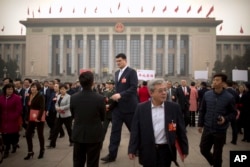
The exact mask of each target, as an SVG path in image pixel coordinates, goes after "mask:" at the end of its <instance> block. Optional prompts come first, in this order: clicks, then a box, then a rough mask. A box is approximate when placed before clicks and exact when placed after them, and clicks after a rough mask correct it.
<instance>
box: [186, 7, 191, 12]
mask: <svg viewBox="0 0 250 167" xmlns="http://www.w3.org/2000/svg"><path fill="white" fill-rule="evenodd" d="M190 11H191V5H190V6H189V8H188V10H187V13H189V12H190Z"/></svg>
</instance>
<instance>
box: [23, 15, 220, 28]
mask: <svg viewBox="0 0 250 167" xmlns="http://www.w3.org/2000/svg"><path fill="white" fill-rule="evenodd" d="M118 22H121V23H123V24H124V25H125V26H192V27H194V26H196V27H197V26H206V27H207V26H210V27H214V26H217V25H219V24H221V23H222V22H223V21H222V20H215V18H135V17H133V18H28V19H27V20H21V21H20V23H21V24H23V25H25V26H26V27H41V26H46V27H47V26H86V25H87V26H113V25H114V24H116V23H118Z"/></svg>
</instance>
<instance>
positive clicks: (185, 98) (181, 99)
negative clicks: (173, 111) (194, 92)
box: [176, 86, 191, 111]
mask: <svg viewBox="0 0 250 167" xmlns="http://www.w3.org/2000/svg"><path fill="white" fill-rule="evenodd" d="M186 88H187V95H184V92H183V90H182V86H179V87H178V88H176V97H177V102H178V103H179V104H180V106H181V110H182V111H184V110H187V111H188V110H189V98H190V92H191V89H190V87H188V86H186Z"/></svg>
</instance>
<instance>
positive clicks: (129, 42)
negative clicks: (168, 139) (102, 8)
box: [0, 18, 250, 82]
mask: <svg viewBox="0 0 250 167" xmlns="http://www.w3.org/2000/svg"><path fill="white" fill-rule="evenodd" d="M20 23H21V24H23V25H25V26H26V37H23V40H24V41H22V42H23V45H24V46H26V47H24V48H25V49H24V52H23V55H22V58H21V60H20V61H21V62H20V68H21V70H20V71H21V72H22V74H23V76H26V77H32V78H37V79H45V78H55V77H62V79H63V80H65V81H66V80H72V79H76V78H77V76H78V74H79V72H80V69H91V70H92V71H93V72H94V73H95V77H96V80H97V81H98V82H102V81H103V80H104V81H105V80H106V79H107V78H112V77H113V74H114V72H115V71H116V70H117V69H116V65H115V56H116V55H117V54H118V53H125V54H126V55H127V60H128V64H129V66H130V67H132V68H135V69H145V70H155V73H156V77H168V79H171V80H179V79H178V77H180V76H181V77H182V78H186V79H189V80H192V79H193V77H194V76H193V75H194V71H197V70H198V71H199V70H207V71H208V72H209V75H211V73H212V68H213V65H214V62H215V60H216V59H222V58H223V56H224V54H225V52H223V51H221V49H220V48H224V45H228V43H227V42H228V40H227V37H218V36H216V26H217V25H219V24H221V23H222V21H220V20H215V19H214V18H56V19H51V18H50V19H41V18H40V19H27V20H25V21H20ZM1 38H2V37H0V46H1V47H0V53H1V57H2V58H3V59H4V60H7V59H8V58H7V57H8V56H7V54H6V50H5V49H3V48H5V47H6V45H8V44H7V43H4V42H2V40H1ZM228 38H229V37H228ZM243 38H244V40H242V37H233V36H232V37H231V38H230V39H231V42H230V47H231V45H232V47H236V46H238V43H240V45H239V50H240V51H238V52H239V54H241V55H242V54H244V49H245V47H247V46H248V45H250V43H249V39H250V38H249V37H243ZM12 56H13V55H12ZM13 58H14V57H13Z"/></svg>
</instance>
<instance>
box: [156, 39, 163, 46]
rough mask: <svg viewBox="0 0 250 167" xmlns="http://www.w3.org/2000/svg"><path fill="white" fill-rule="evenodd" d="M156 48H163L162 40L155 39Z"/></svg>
mask: <svg viewBox="0 0 250 167" xmlns="http://www.w3.org/2000/svg"><path fill="white" fill-rule="evenodd" d="M156 48H163V40H162V39H157V41H156Z"/></svg>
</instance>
